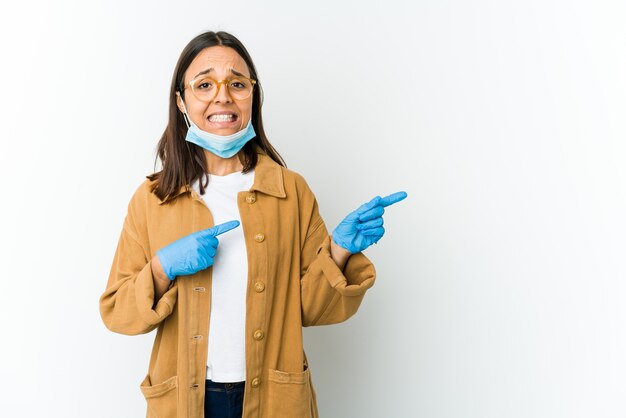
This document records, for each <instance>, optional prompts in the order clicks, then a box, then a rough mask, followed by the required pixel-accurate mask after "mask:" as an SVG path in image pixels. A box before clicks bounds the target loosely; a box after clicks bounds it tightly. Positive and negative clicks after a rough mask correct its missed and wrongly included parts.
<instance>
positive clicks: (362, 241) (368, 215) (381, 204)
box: [332, 192, 407, 254]
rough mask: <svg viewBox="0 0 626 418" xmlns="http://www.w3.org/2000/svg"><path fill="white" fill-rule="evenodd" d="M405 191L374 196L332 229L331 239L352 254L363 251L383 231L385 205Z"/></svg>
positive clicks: (400, 196) (379, 236) (396, 200)
mask: <svg viewBox="0 0 626 418" xmlns="http://www.w3.org/2000/svg"><path fill="white" fill-rule="evenodd" d="M406 196H407V194H406V192H396V193H393V194H390V195H389V196H387V197H382V198H381V197H380V196H376V197H375V198H373V199H372V200H370V201H369V202H367V203H364V204H363V205H361V207H359V208H358V209H357V210H355V211H354V212H351V213H350V214H349V215H348V216H346V217H345V218H344V220H343V221H341V222H340V223H339V225H337V227H336V228H335V229H334V230H333V234H332V236H333V241H334V242H335V243H336V244H338V245H339V246H341V247H343V248H345V249H346V250H348V251H350V252H351V253H352V254H356V253H358V252H361V251H363V250H364V249H366V248H367V247H369V246H370V245H372V244H375V243H377V242H378V240H379V239H381V238H382V236H383V234H384V233H385V228H383V217H382V216H383V213H385V209H384V208H385V207H386V206H389V205H393V204H394V203H396V202H399V201H401V200H402V199H404V198H405V197H406Z"/></svg>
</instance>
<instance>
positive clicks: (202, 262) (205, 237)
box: [156, 221, 239, 280]
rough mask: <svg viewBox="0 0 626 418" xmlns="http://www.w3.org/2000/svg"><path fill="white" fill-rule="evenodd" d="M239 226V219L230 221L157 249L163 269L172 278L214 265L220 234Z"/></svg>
mask: <svg viewBox="0 0 626 418" xmlns="http://www.w3.org/2000/svg"><path fill="white" fill-rule="evenodd" d="M237 226H239V221H228V222H224V223H223V224H220V225H216V226H214V227H212V228H208V229H203V230H200V231H197V232H194V233H193V234H189V235H187V236H184V237H182V238H180V239H179V240H177V241H174V242H173V243H171V244H170V245H168V246H165V247H163V248H161V249H160V250H159V251H157V253H156V255H157V256H158V257H159V260H160V261H161V265H162V266H163V270H164V271H165V274H166V275H167V277H168V278H169V279H170V280H174V278H176V276H182V275H185V274H193V273H196V272H198V271H200V270H204V269H206V268H208V267H209V266H212V265H213V257H215V253H216V251H217V244H219V241H218V239H217V238H216V237H217V236H218V235H220V234H223V233H224V232H227V231H230V230H231V229H233V228H236V227H237Z"/></svg>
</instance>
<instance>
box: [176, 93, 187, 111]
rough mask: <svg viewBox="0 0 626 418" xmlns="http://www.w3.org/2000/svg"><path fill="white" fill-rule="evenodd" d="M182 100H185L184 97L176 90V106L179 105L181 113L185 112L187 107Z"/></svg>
mask: <svg viewBox="0 0 626 418" xmlns="http://www.w3.org/2000/svg"><path fill="white" fill-rule="evenodd" d="M182 102H183V99H181V98H180V93H179V92H176V106H177V107H178V110H180V113H185V109H184V108H183V105H182Z"/></svg>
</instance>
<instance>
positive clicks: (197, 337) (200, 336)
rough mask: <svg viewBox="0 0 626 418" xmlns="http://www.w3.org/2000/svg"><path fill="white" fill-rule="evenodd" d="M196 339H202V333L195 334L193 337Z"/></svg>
mask: <svg viewBox="0 0 626 418" xmlns="http://www.w3.org/2000/svg"><path fill="white" fill-rule="evenodd" d="M191 338H193V339H194V340H201V339H202V335H194V336H193V337H191Z"/></svg>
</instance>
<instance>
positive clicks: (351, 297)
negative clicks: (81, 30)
mask: <svg viewBox="0 0 626 418" xmlns="http://www.w3.org/2000/svg"><path fill="white" fill-rule="evenodd" d="M308 192H309V193H310V194H309V196H308V197H307V196H305V197H303V199H302V200H303V202H306V201H307V200H309V201H310V202H311V206H310V207H311V209H310V213H309V215H310V216H308V215H307V216H305V218H307V219H309V220H310V222H309V223H308V228H307V232H306V238H305V240H304V245H303V247H302V250H301V267H302V271H303V274H301V279H300V292H301V300H302V326H305V327H307V326H316V325H329V324H336V323H339V322H343V321H345V320H347V319H348V318H350V317H351V316H352V315H354V314H355V313H356V311H357V309H358V308H359V305H360V304H361V301H362V300H363V297H364V296H365V292H366V291H367V289H369V288H370V287H372V286H373V285H374V281H375V280H376V270H375V269H374V265H373V264H372V262H371V261H370V260H369V259H368V258H367V257H366V256H365V255H364V254H363V253H362V252H359V253H356V254H352V255H351V256H350V257H349V258H348V261H347V262H346V265H345V266H344V268H343V271H342V270H341V269H339V266H337V264H336V263H335V261H334V260H333V259H332V257H331V255H330V243H331V239H332V237H331V235H330V234H329V233H328V230H327V229H326V225H325V223H324V220H323V219H322V217H321V216H320V214H319V210H318V205H317V201H316V199H315V196H314V195H313V193H312V192H310V190H309V191H308Z"/></svg>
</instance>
